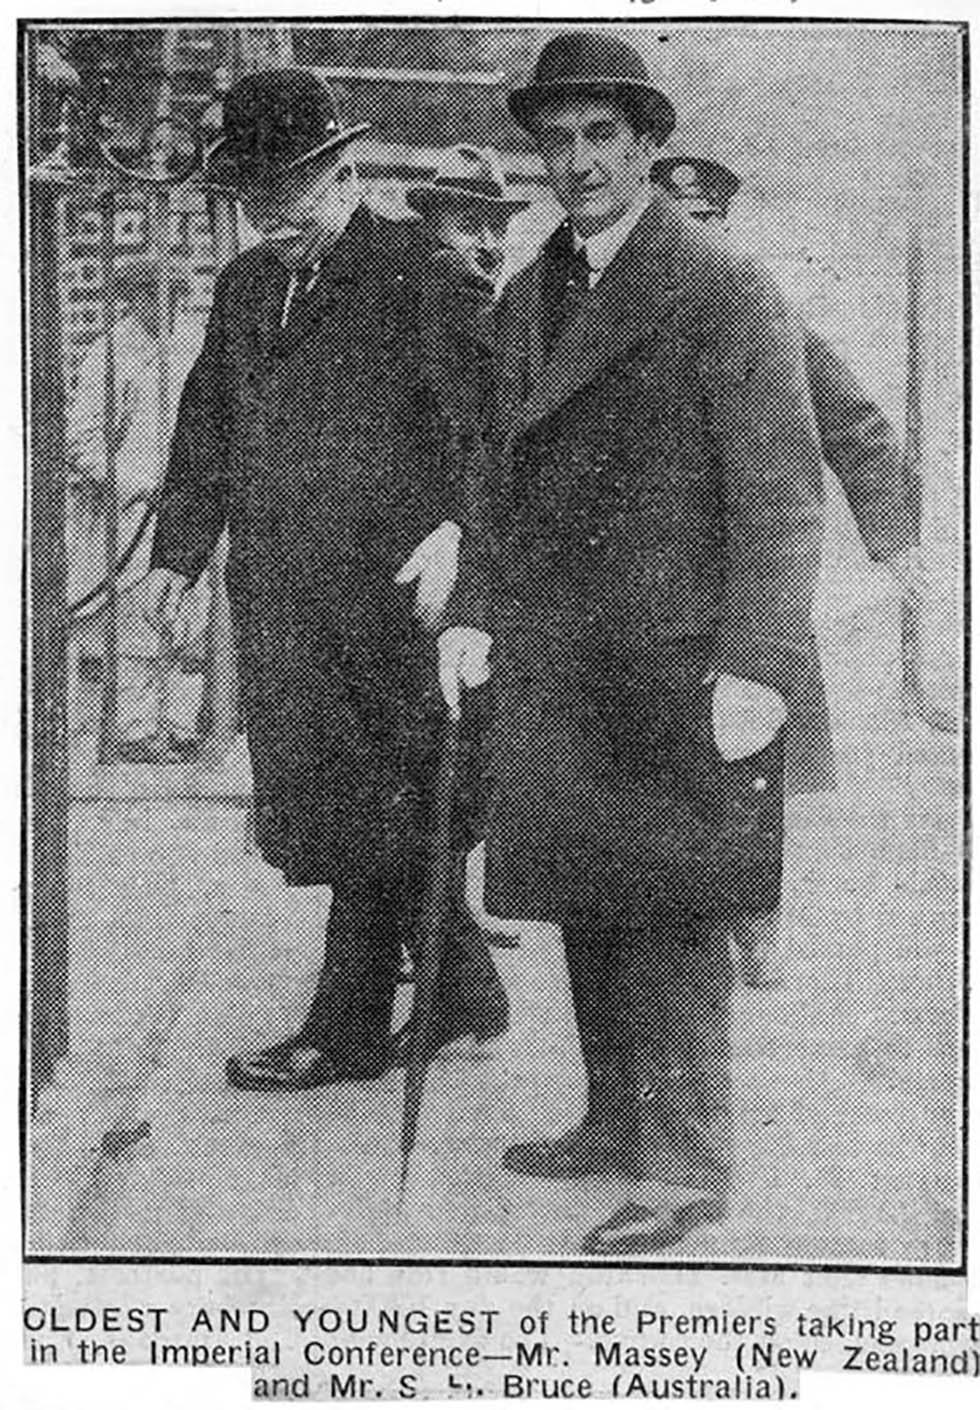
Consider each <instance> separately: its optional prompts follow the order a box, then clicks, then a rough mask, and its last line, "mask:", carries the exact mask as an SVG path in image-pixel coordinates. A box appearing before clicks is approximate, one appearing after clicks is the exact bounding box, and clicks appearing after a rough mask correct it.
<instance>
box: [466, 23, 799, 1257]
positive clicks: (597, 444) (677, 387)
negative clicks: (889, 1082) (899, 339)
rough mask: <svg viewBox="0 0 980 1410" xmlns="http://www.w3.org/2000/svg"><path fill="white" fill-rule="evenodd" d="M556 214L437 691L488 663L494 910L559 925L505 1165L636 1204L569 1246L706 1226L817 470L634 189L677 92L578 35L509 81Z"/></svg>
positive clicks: (795, 662) (791, 373)
mask: <svg viewBox="0 0 980 1410" xmlns="http://www.w3.org/2000/svg"><path fill="white" fill-rule="evenodd" d="M509 102H510V108H511V112H512V114H513V115H514V117H515V118H516V120H517V121H518V122H519V123H521V124H522V125H523V126H524V127H526V128H527V130H528V131H530V132H531V134H532V136H533V137H534V139H535V142H536V144H537V147H538V150H539V152H540V154H541V156H542V158H543V160H544V163H545V167H546V170H547V174H548V177H549V180H550V182H551V185H552V188H553V190H554V192H555V194H556V196H557V197H558V199H559V201H560V202H561V204H562V205H563V206H564V208H565V210H566V211H567V212H568V217H569V218H568V220H567V221H566V222H565V223H564V224H563V225H562V226H560V227H559V229H558V230H557V231H556V232H555V233H554V235H553V236H552V237H551V238H550V239H549V241H548V242H547V244H546V246H545V248H544V250H543V251H542V254H541V256H540V257H539V258H538V260H537V261H536V262H535V263H534V264H533V265H531V266H530V267H529V268H527V269H525V270H523V271H521V272H520V273H519V274H518V275H517V276H516V277H515V278H514V280H513V281H512V282H511V284H510V285H509V286H508V287H507V288H506V289H505V290H504V293H503V295H502V298H501V302H500V317H499V322H498V344H499V347H498V354H499V366H498V369H497V372H498V395H499V408H498V412H497V428H496V447H495V453H494V456H493V458H492V461H491V463H490V466H489V470H488V475H487V482H486V485H485V488H484V494H483V500H484V524H483V532H482V533H481V534H479V535H474V536H472V537H471V541H470V542H467V541H466V540H465V539H464V544H463V549H462V553H461V561H460V578H459V584H458V591H457V595H456V599H455V601H451V602H450V607H449V612H450V616H449V618H447V622H448V623H449V625H448V627H447V630H446V631H445V632H444V633H443V634H442V636H441V637H440V671H441V676H442V681H443V689H444V693H445V694H446V697H447V700H448V701H449V702H450V704H452V703H453V702H454V701H455V699H456V697H457V695H458V691H459V687H460V684H461V683H462V684H464V685H465V684H467V683H468V682H469V681H471V680H480V679H481V678H482V677H483V675H484V674H485V673H486V671H487V669H488V667H489V669H490V670H491V676H492V680H493V682H494V692H495V722H494V727H493V731H492V739H491V744H490V773H491V777H492V787H493V793H492V798H491V804H490V816H489V820H488V828H487V898H486V904H487V908H488V909H489V910H490V911H491V912H493V913H496V914H503V915H534V916H537V917H540V918H542V919H547V920H551V921H555V922H558V923H560V924H561V925H562V928H563V932H564V944H565V950H566V956H567V962H568V969H569V977H570V981H571V989H572V997H573V1002H574V1007H575V1014H576V1019H577V1024H578V1029H579V1036H580V1040H581V1045H582V1052H583V1059H584V1062H585V1067H586V1074H587V1078H588V1106H587V1110H586V1113H585V1116H584V1119H583V1120H582V1121H581V1122H580V1123H579V1124H578V1125H577V1126H576V1127H574V1128H573V1129H572V1130H571V1131H569V1132H566V1133H564V1134H563V1135H561V1136H559V1137H558V1138H557V1139H536V1140H531V1141H528V1142H525V1143H523V1144H520V1145H516V1146H512V1147H510V1148H509V1149H508V1151H507V1152H506V1155H505V1157H504V1163H505V1166H506V1167H507V1168H508V1169H510V1170H512V1171H514V1172H516V1173H519V1174H521V1175H524V1176H526V1177H537V1178H552V1179H555V1178H557V1179H570V1178H581V1177H584V1176H592V1175H601V1176H603V1177H605V1178H609V1177H610V1176H612V1177H617V1178H619V1179H621V1180H623V1181H625V1182H626V1183H627V1188H628V1190H629V1195H630V1197H629V1199H628V1200H627V1201H626V1202H625V1203H624V1204H623V1205H622V1207H620V1208H618V1209H616V1210H615V1211H614V1212H613V1213H612V1214H611V1216H610V1218H609V1219H608V1220H607V1221H606V1222H604V1223H603V1224H602V1225H601V1226H599V1227H598V1228H597V1229H595V1230H593V1231H592V1233H591V1234H590V1235H589V1236H588V1238H587V1239H586V1242H585V1249H586V1251H588V1252H592V1253H598V1254H634V1253H636V1254H642V1253H644V1252H649V1251H653V1250H656V1249H658V1248H662V1247H665V1246H666V1245H669V1244H671V1243H674V1242H676V1241H677V1240H678V1239H680V1238H682V1237H683V1236H684V1235H685V1234H686V1233H687V1231H688V1230H690V1229H692V1228H693V1227H695V1226H696V1225H698V1224H699V1223H702V1222H706V1221H710V1220H717V1219H719V1218H721V1217H723V1215H724V1212H725V1209H726V1199H727V1193H728V1190H729V1187H730V1184H731V1179H732V1113H731V1097H730V1052H729V1041H730V1040H729V1022H730V1019H729V1004H730V995H731V990H732V984H733V969H732V960H731V955H730V951H729V948H728V944H727V940H726V938H725V937H724V935H723V933H721V930H720V926H719V918H721V917H728V916H732V915H736V914H741V913H760V912H767V911H770V910H772V909H773V907H774V906H775V905H776V903H777V899H778V895H779V887H780V878H781V858H782V774H783V748H782V740H783V724H784V722H785V721H786V719H787V716H788V717H790V718H792V717H793V716H794V714H795V713H796V712H797V711H798V710H799V709H800V707H801V706H802V705H805V702H806V698H807V695H808V693H809V692H810V691H811V690H812V689H813V688H814V685H815V680H814V670H815V653H814V650H813V638H812V628H811V622H810V614H811V603H812V596H813V591H814V587H815V582H816V575H817V569H818V562H819V553H820V538H821V522H822V505H821V463H820V451H819V447H818V444H817V437H816V429H815V426H814V420H813V413H812V409H811V406H810V401H809V396H808V393H807V387H806V375H805V369H804V363H803V350H802V343H801V339H800V336H799V330H798V326H797V322H796V320H795V319H794V318H793V316H792V315H791V314H790V312H789V311H788V310H787V308H786V307H785V305H784V303H783V301H782V299H781V298H780V296H779V294H778V293H777V291H776V289H775V288H774V287H773V285H772V284H771V282H770V281H769V280H768V279H767V278H766V277H765V276H764V275H763V274H761V273H760V272H759V271H758V270H756V269H755V268H754V267H753V266H752V265H751V264H749V263H748V262H746V261H740V260H737V259H736V258H734V257H733V256H732V255H730V254H728V253H726V252H725V251H723V250H720V249H717V248H713V247H712V246H711V245H710V244H709V243H708V242H707V241H705V240H704V239H703V238H702V237H701V236H700V235H699V233H698V232H697V231H696V230H695V229H694V228H693V227H692V226H691V224H690V223H689V222H688V221H687V220H685V219H684V217H683V216H682V215H681V214H680V212H679V211H677V209H676V208H675V207H674V206H673V205H672V203H671V202H669V201H668V199H667V198H666V197H665V196H664V195H663V193H656V192H653V191H652V190H651V188H650V184H649V176H648V173H649V167H650V164H651V160H652V150H653V147H654V146H655V145H659V144H660V143H662V142H663V141H664V139H665V138H666V136H667V135H668V134H669V132H670V130H671V128H672V126H673V110H672V108H671V105H670V103H669V102H668V100H667V99H666V98H665V97H664V95H663V94H661V93H659V92H658V91H657V90H656V89H655V88H654V86H653V85H652V83H651V81H650V78H649V75H648V73H647V71H646V68H645V65H644V64H643V62H642V60H641V59H640V57H639V55H638V54H637V53H636V52H635V51H634V50H633V49H632V47H631V46H630V45H628V44H626V43H625V42H623V41H622V40H621V39H619V38H618V37H615V38H614V37H612V36H610V35H608V34H591V33H589V32H586V31H580V30H578V31H575V32H573V33H570V34H564V35H560V36H558V37H556V38H555V39H553V40H552V41H550V42H549V44H547V45H546V46H545V48H544V50H543V51H542V53H541V56H540V58H539V60H538V64H537V67H536V70H535V75H534V78H533V81H532V82H531V83H530V84H528V85H527V86H526V87H525V88H523V89H518V90H517V91H515V92H513V93H512V94H511V95H510V99H509Z"/></svg>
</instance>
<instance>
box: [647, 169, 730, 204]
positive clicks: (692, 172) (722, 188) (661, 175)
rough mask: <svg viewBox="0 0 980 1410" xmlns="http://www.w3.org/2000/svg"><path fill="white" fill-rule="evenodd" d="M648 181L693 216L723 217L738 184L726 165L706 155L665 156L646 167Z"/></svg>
mask: <svg viewBox="0 0 980 1410" xmlns="http://www.w3.org/2000/svg"><path fill="white" fill-rule="evenodd" d="M650 180H651V181H652V182H653V183H654V185H655V186H662V187H663V189H664V190H665V191H666V192H667V194H668V196H673V197H674V199H675V200H677V201H683V202H684V204H685V205H686V206H688V208H689V209H690V210H691V213H692V214H694V215H720V216H726V215H727V214H728V207H729V206H730V205H731V202H732V198H733V196H734V195H735V193H736V191H737V190H738V188H739V187H740V186H741V184H742V183H741V180H740V179H739V177H737V176H736V175H735V173H734V172H733V171H729V169H728V167H727V166H722V164H721V162H713V161H709V160H708V158H707V157H665V158H663V159H662V160H661V161H656V162H654V163H653V165H652V166H651V167H650Z"/></svg>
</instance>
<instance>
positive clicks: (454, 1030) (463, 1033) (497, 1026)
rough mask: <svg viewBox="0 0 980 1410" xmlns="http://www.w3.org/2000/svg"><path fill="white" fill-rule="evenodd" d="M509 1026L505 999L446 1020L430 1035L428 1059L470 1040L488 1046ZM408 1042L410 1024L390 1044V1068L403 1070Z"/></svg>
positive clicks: (409, 1041) (508, 1008)
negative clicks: (461, 1040) (454, 1045)
mask: <svg viewBox="0 0 980 1410" xmlns="http://www.w3.org/2000/svg"><path fill="white" fill-rule="evenodd" d="M509 1025H510V1006H509V1004H508V1003H507V1000H506V999H502V1000H495V1001H494V1002H492V1003H489V1004H486V1005H484V1006H483V1007H481V1008H474V1009H472V1010H471V1011H470V1012H469V1013H466V1012H464V1013H460V1014H458V1015H457V1014H453V1015H450V1016H447V1017H446V1018H444V1019H443V1020H442V1022H441V1023H439V1025H438V1026H437V1027H436V1029H435V1031H434V1032H433V1034H432V1041H431V1045H430V1049H429V1055H430V1057H435V1055H436V1054H437V1053H440V1052H442V1051H443V1050H444V1049H445V1048H448V1047H449V1046H450V1044H452V1043H458V1042H459V1041H460V1039H463V1038H470V1039H472V1040H473V1042H475V1043H489V1042H492V1040H493V1039H494V1038H499V1037H501V1036H502V1035H503V1034H504V1033H506V1032H507V1029H508V1027H509ZM411 1041H412V1020H411V1019H409V1020H408V1022H407V1023H404V1024H403V1025H402V1027H401V1028H399V1030H398V1032H397V1033H396V1034H395V1035H394V1037H393V1038H392V1040H391V1053H392V1059H391V1065H392V1067H404V1066H405V1064H406V1062H407V1061H408V1054H409V1047H410V1045H411Z"/></svg>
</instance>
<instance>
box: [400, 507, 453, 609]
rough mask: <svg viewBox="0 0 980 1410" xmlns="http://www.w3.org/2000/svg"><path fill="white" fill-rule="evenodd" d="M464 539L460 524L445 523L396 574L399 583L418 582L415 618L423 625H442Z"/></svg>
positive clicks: (434, 530) (445, 521) (422, 543)
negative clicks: (441, 619)
mask: <svg viewBox="0 0 980 1410" xmlns="http://www.w3.org/2000/svg"><path fill="white" fill-rule="evenodd" d="M461 537H462V531H461V529H460V527H459V525H458V524H453V523H452V522H451V521H450V520H448V519H445V520H443V522H442V523H441V524H440V525H439V527H438V529H433V531H432V533H431V534H430V535H429V536H428V538H427V539H423V541H422V542H421V543H420V544H419V546H418V548H417V549H416V550H415V552H414V553H413V554H412V556H411V558H409V559H408V561H407V562H406V563H403V564H402V566H401V568H399V570H398V572H397V573H396V574H395V582H396V583H403V584H404V583H413V582H416V581H417V582H418V587H417V588H416V594H415V615H416V617H418V619H419V621H420V622H421V623H422V624H423V626H426V627H432V628H434V627H436V626H438V623H439V618H440V617H441V616H442V612H443V609H444V607H445V606H446V603H447V602H448V600H449V594H450V593H451V592H452V590H453V584H454V583H455V582H456V569H457V566H458V563H459V541H460V538H461Z"/></svg>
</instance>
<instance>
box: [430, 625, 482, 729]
mask: <svg viewBox="0 0 980 1410" xmlns="http://www.w3.org/2000/svg"><path fill="white" fill-rule="evenodd" d="M489 654H490V637H489V636H487V634H486V632H481V631H478V630H477V629H476V628H475V627H450V628H449V629H448V630H447V631H444V632H443V633H442V635H441V636H440V638H439V685H440V687H441V688H442V697H443V699H444V700H445V702H446V705H447V706H448V708H449V714H450V716H451V718H452V719H454V720H458V719H459V713H460V711H459V688H460V685H465V686H468V687H473V686H476V685H483V683H484V682H485V681H488V680H489V679H490V663H489V661H488V659H487V658H488V656H489Z"/></svg>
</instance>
